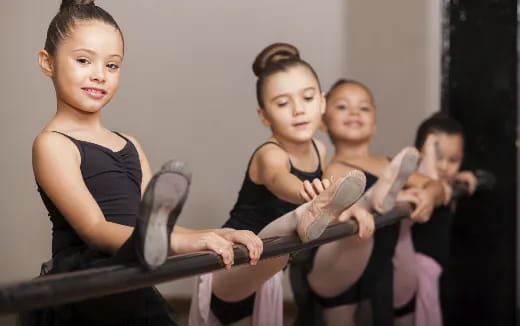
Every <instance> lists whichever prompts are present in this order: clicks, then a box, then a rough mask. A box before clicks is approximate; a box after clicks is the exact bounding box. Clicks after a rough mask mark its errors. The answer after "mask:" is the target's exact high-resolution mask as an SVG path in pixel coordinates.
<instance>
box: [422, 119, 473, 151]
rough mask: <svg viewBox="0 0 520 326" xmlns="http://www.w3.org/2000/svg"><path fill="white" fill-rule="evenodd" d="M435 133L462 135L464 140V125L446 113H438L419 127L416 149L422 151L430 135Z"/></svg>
mask: <svg viewBox="0 0 520 326" xmlns="http://www.w3.org/2000/svg"><path fill="white" fill-rule="evenodd" d="M435 132H442V133H446V134H448V135H460V136H461V137H462V139H463V140H464V130H463V128H462V125H461V124H460V123H459V122H458V121H457V120H455V119H453V118H452V117H450V116H449V115H447V114H446V113H442V112H437V113H434V114H433V115H432V116H431V117H429V118H428V119H426V120H424V121H423V122H422V123H421V124H420V125H419V128H418V129H417V134H416V136H415V147H416V148H417V149H418V150H421V148H422V147H423V145H424V142H425V141H426V138H427V137H428V135H429V134H431V133H435Z"/></svg>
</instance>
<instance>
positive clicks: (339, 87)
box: [308, 80, 443, 325]
mask: <svg viewBox="0 0 520 326" xmlns="http://www.w3.org/2000/svg"><path fill="white" fill-rule="evenodd" d="M324 122H325V125H326V127H327V130H328V133H329V135H330V138H331V140H332V142H333V143H334V146H335V150H336V151H335V154H334V157H333V159H332V161H331V163H330V164H329V166H328V167H327V168H326V170H325V172H324V176H325V177H329V176H331V175H338V174H342V173H345V172H347V171H349V170H351V169H352V168H358V169H362V170H363V171H365V173H366V175H367V186H369V185H370V184H372V183H375V182H376V180H377V179H378V178H383V179H385V178H386V177H385V174H384V173H383V171H385V169H386V168H387V167H388V166H389V160H388V159H387V158H386V157H376V156H373V155H372V154H371V153H370V140H371V138H372V137H373V136H374V134H375V129H376V123H375V104H374V99H373V96H372V94H371V92H370V91H369V90H368V88H367V87H365V86H364V85H362V84H361V83H359V82H356V81H348V80H340V81H339V82H337V83H336V84H335V85H334V86H333V87H332V89H331V90H330V92H329V93H328V95H327V110H326V113H325V115H324ZM413 152H414V151H413V150H412V149H410V148H407V149H405V150H403V151H402V152H401V154H399V155H397V156H396V157H395V159H397V158H398V157H400V156H404V157H407V156H408V155H413V156H415V155H416V154H412V153H413ZM391 166H392V165H390V167H391ZM409 172H411V171H409ZM406 183H407V185H408V186H410V187H411V188H409V189H407V190H406V192H405V193H403V197H402V198H403V199H407V200H410V201H412V202H414V204H415V210H414V211H413V212H412V214H411V218H412V219H414V220H426V219H427V218H428V217H429V215H430V213H431V211H432V210H433V207H434V206H435V205H440V204H441V203H442V199H443V190H442V187H441V186H440V184H438V183H437V182H435V181H433V180H430V179H428V178H427V177H425V176H422V175H419V174H416V173H414V174H412V175H411V176H410V178H409V179H408V180H407V181H406ZM376 184H377V183H376ZM374 208H375V209H376V210H378V209H377V207H374ZM379 211H380V210H379ZM402 228H403V227H401V229H402ZM399 229H400V227H399V224H395V225H389V226H387V227H384V228H381V229H378V230H376V231H375V233H374V237H373V238H370V239H362V240H360V239H356V238H351V239H349V241H350V243H345V244H344V247H343V248H344V250H343V251H342V254H341V257H340V256H338V255H336V256H330V255H323V257H325V258H324V259H323V261H322V262H326V261H327V260H326V258H327V257H333V258H329V260H330V261H331V260H332V259H334V260H339V261H345V262H353V263H351V264H348V263H345V264H344V265H337V268H327V267H325V266H327V264H324V263H321V264H317V263H316V262H318V261H319V260H318V259H317V258H318V257H320V251H325V250H326V247H325V246H322V247H320V248H319V249H318V251H317V255H316V258H315V263H314V265H313V269H312V270H311V271H310V272H309V275H308V279H309V284H310V286H311V289H312V290H313V292H314V295H315V297H316V299H317V301H318V302H320V303H321V306H322V307H323V308H324V312H323V316H324V320H325V322H326V324H327V325H353V324H354V313H355V311H356V308H357V305H358V303H360V302H361V301H362V300H364V299H375V298H378V299H379V298H380V296H378V294H377V293H378V292H377V291H379V288H378V287H380V286H381V282H383V281H382V280H388V279H389V278H388V277H387V276H388V275H391V272H392V256H393V253H394V247H395V245H396V242H397V238H398V234H399ZM342 266H343V268H341V267H342ZM327 273H328V274H327ZM389 273H390V274H389ZM318 275H327V277H317V276H318ZM330 280H334V281H333V282H331V281H330ZM391 284H392V282H391V278H390V281H389V282H388V283H387V285H386V286H387V287H388V286H390V287H391V286H392V285H391ZM390 293H391V291H390ZM409 295H410V296H412V297H413V293H411V294H409ZM381 297H382V296H381ZM406 300H408V298H406ZM405 302H406V301H405ZM385 304H386V308H385ZM385 304H380V303H379V304H377V305H375V306H374V307H373V311H374V314H373V316H374V318H376V319H377V318H380V317H381V318H383V316H385V313H384V311H383V310H385V309H386V311H390V314H388V313H387V314H386V316H387V317H385V318H387V319H386V320H384V321H382V323H383V324H387V325H388V324H391V323H392V313H391V311H392V299H391V298H390V300H389V301H387V302H386V303H385ZM377 322H379V321H377Z"/></svg>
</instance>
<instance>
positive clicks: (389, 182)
mask: <svg viewBox="0 0 520 326" xmlns="http://www.w3.org/2000/svg"><path fill="white" fill-rule="evenodd" d="M419 157H420V155H419V152H418V151H417V149H415V147H405V148H404V149H403V150H401V151H400V152H399V153H398V154H397V155H396V156H395V157H394V158H393V159H392V161H391V162H390V165H388V167H386V168H385V169H384V171H383V173H382V175H381V176H380V177H379V178H378V179H377V182H376V183H375V185H374V186H373V187H371V188H370V189H369V191H367V193H366V196H363V197H364V198H363V199H364V202H365V203H369V204H370V206H371V208H372V209H373V210H375V211H376V212H378V213H380V214H384V213H386V212H388V211H389V210H391V209H392V208H393V207H394V206H395V202H396V198H397V195H398V194H399V191H400V190H401V189H402V188H403V185H404V184H405V182H406V180H407V179H408V177H409V176H410V175H411V174H412V173H413V172H414V171H415V170H416V169H417V164H418V163H419Z"/></svg>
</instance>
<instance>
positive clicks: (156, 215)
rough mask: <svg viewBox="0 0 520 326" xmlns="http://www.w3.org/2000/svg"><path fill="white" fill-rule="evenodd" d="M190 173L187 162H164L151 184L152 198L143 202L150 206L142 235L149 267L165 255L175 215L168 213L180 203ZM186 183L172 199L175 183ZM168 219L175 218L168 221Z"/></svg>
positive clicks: (164, 258) (158, 264) (159, 263)
mask: <svg viewBox="0 0 520 326" xmlns="http://www.w3.org/2000/svg"><path fill="white" fill-rule="evenodd" d="M190 179H191V174H190V173H189V171H188V170H187V167H186V165H184V164H183V163H180V162H168V163H166V164H165V165H163V167H162V169H161V174H159V175H158V176H157V179H156V180H155V183H154V185H153V194H152V196H151V200H153V203H146V202H145V203H144V204H145V205H147V206H148V207H152V208H151V211H150V214H149V218H150V220H149V221H148V225H147V228H146V232H145V236H144V238H145V239H144V248H143V255H144V257H143V259H144V262H145V264H146V266H147V267H148V268H149V269H155V268H157V267H159V266H161V265H162V264H164V262H165V261H166V259H167V258H168V252H169V248H168V245H169V243H170V241H169V239H168V237H169V234H168V232H167V229H168V227H167V226H168V225H171V224H175V222H176V221H177V218H178V215H177V216H170V214H171V212H173V211H174V210H176V209H177V208H178V207H179V205H183V204H184V202H185V200H186V194H187V190H188V186H189V183H190ZM179 184H181V185H182V184H185V187H186V189H185V191H183V192H184V195H182V196H179V198H175V200H172V197H171V196H172V194H174V193H175V192H176V188H177V185H179ZM170 219H174V221H171V220H170Z"/></svg>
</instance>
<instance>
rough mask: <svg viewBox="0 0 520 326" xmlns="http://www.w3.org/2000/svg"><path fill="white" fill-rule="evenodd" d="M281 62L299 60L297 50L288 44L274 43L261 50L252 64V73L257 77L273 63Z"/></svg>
mask: <svg viewBox="0 0 520 326" xmlns="http://www.w3.org/2000/svg"><path fill="white" fill-rule="evenodd" d="M282 60H300V52H299V51H298V49H297V48H296V47H295V46H294V45H291V44H288V43H274V44H271V45H269V46H268V47H266V48H265V49H263V50H262V52H260V53H259V54H258V56H257V57H256V60H255V61H254V62H253V73H254V74H255V75H256V76H257V77H258V76H260V75H261V74H262V73H263V72H264V71H265V70H266V68H267V67H268V66H269V65H270V64H273V63H276V62H279V61H282Z"/></svg>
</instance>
